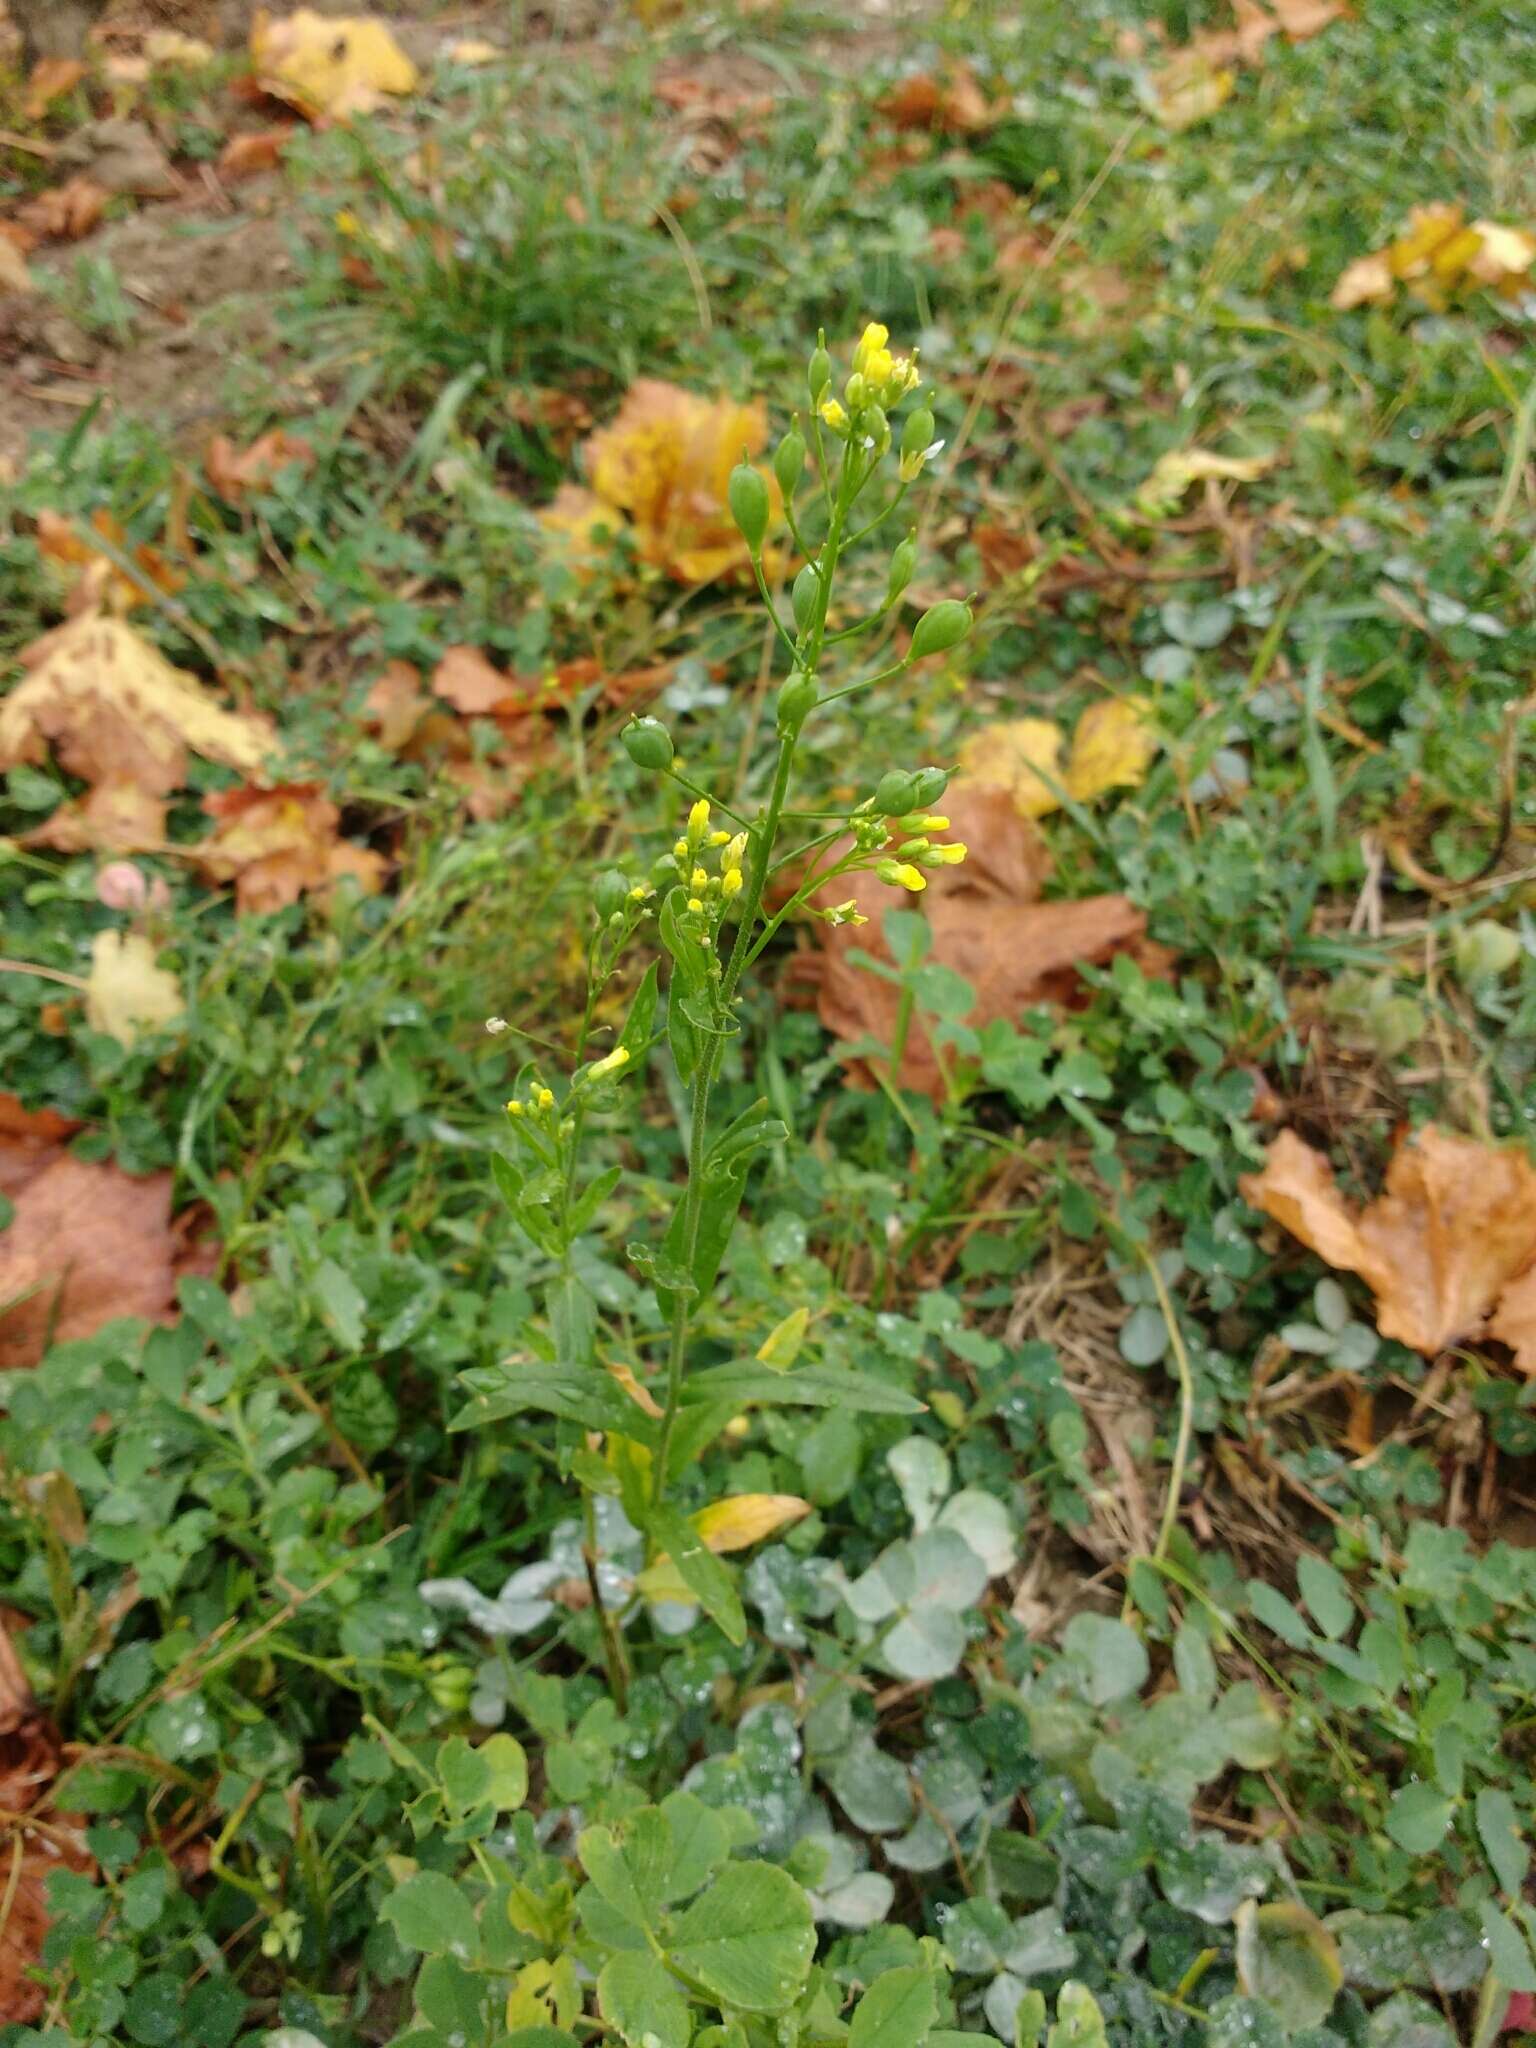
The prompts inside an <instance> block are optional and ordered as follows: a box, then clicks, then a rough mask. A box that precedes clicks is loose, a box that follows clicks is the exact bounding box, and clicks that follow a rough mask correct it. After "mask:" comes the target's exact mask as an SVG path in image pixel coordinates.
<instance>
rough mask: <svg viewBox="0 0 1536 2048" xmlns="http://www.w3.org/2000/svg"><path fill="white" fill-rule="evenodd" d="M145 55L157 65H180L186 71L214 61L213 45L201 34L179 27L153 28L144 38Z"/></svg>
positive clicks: (200, 67)
mask: <svg viewBox="0 0 1536 2048" xmlns="http://www.w3.org/2000/svg"><path fill="white" fill-rule="evenodd" d="M143 49H144V55H145V56H146V57H147V58H148V59H149V62H150V63H151V64H152V65H155V66H161V65H163V66H166V67H169V66H171V65H180V66H181V68H182V69H183V70H184V71H201V70H202V68H203V66H204V65H205V64H211V63H212V62H213V45H212V44H211V43H205V42H204V41H203V39H202V37H201V36H189V35H186V34H185V33H184V32H183V31H182V30H181V29H179V28H152V29H151V30H150V31H149V33H148V35H146V36H145V38H144V44H143Z"/></svg>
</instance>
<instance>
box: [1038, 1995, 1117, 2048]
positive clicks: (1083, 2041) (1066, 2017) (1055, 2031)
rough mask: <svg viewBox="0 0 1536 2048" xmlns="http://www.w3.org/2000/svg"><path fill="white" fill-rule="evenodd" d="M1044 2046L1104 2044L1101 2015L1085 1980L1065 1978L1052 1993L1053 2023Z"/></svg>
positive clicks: (1078, 2047)
mask: <svg viewBox="0 0 1536 2048" xmlns="http://www.w3.org/2000/svg"><path fill="white" fill-rule="evenodd" d="M1045 2048H1107V2036H1106V2035H1105V2032H1104V2015H1103V2013H1102V2012H1100V2010H1099V2001H1098V2000H1097V1999H1096V1998H1095V1997H1094V1995H1093V1993H1092V1992H1091V1991H1090V1990H1089V1989H1088V1986H1087V1985H1086V1984H1076V1983H1072V1982H1068V1983H1066V1984H1063V1985H1062V1987H1061V1989H1060V1991H1058V1992H1057V1994H1056V2024H1055V2026H1053V2027H1052V2028H1051V2031H1050V2032H1049V2033H1048V2034H1047V2035H1046V2037H1045Z"/></svg>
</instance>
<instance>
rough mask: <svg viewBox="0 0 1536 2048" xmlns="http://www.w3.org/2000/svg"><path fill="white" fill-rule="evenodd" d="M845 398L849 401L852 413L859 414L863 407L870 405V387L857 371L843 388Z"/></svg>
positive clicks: (849, 408)
mask: <svg viewBox="0 0 1536 2048" xmlns="http://www.w3.org/2000/svg"><path fill="white" fill-rule="evenodd" d="M843 397H844V398H845V399H846V400H847V401H848V410H849V411H850V412H857V411H858V410H859V409H860V407H861V406H865V405H868V403H869V386H868V384H866V383H865V381H864V378H863V376H862V375H861V373H860V372H859V371H857V370H855V371H854V373H853V375H852V376H851V377H850V378H849V379H848V382H847V383H846V384H845V385H844V386H843Z"/></svg>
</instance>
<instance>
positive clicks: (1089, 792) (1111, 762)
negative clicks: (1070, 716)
mask: <svg viewBox="0 0 1536 2048" xmlns="http://www.w3.org/2000/svg"><path fill="white" fill-rule="evenodd" d="M1147 708H1148V707H1147V701H1146V699H1145V698H1144V697H1108V698H1106V699H1105V700H1104V702H1103V703H1102V704H1090V705H1089V707H1088V709H1087V710H1086V711H1085V712H1084V713H1083V715H1082V717H1081V718H1080V719H1079V720H1078V722H1077V731H1076V732H1075V733H1074V734H1073V735H1072V753H1071V757H1070V759H1069V760H1068V762H1067V772H1066V775H1065V777H1064V780H1065V782H1066V786H1067V794H1068V795H1069V796H1070V797H1072V798H1073V800H1074V801H1075V802H1077V803H1080V804H1084V803H1091V802H1092V800H1093V799H1094V798H1095V797H1096V796H1102V795H1103V794H1104V792H1105V791H1106V790H1110V789H1136V788H1139V786H1140V785H1141V783H1142V782H1143V780H1144V779H1145V777H1146V773H1147V769H1148V768H1149V766H1150V765H1151V762H1152V757H1153V755H1154V754H1155V753H1156V752H1157V734H1156V733H1155V732H1154V731H1153V730H1152V727H1151V726H1150V725H1149V724H1148V723H1147Z"/></svg>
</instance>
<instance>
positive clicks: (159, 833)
mask: <svg viewBox="0 0 1536 2048" xmlns="http://www.w3.org/2000/svg"><path fill="white" fill-rule="evenodd" d="M20 843H21V844H22V845H25V846H47V847H51V848H52V849H53V850H54V852H56V853H156V852H158V851H160V849H161V848H163V847H164V845H165V800H164V798H162V797H157V796H151V795H150V794H149V793H148V791H147V790H142V789H140V788H139V787H138V785H137V783H133V782H99V783H97V784H96V785H95V787H94V788H92V789H88V790H87V791H86V793H85V795H84V796H83V797H81V798H79V799H78V800H76V799H74V798H71V799H70V800H69V801H68V802H66V803H62V804H60V805H59V807H58V809H57V810H56V811H54V812H52V813H50V815H49V816H48V817H47V818H45V819H44V821H43V823H42V824H41V825H39V826H38V827H37V828H36V830H35V831H32V832H27V833H24V834H23V835H22V837H21V840H20Z"/></svg>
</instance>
